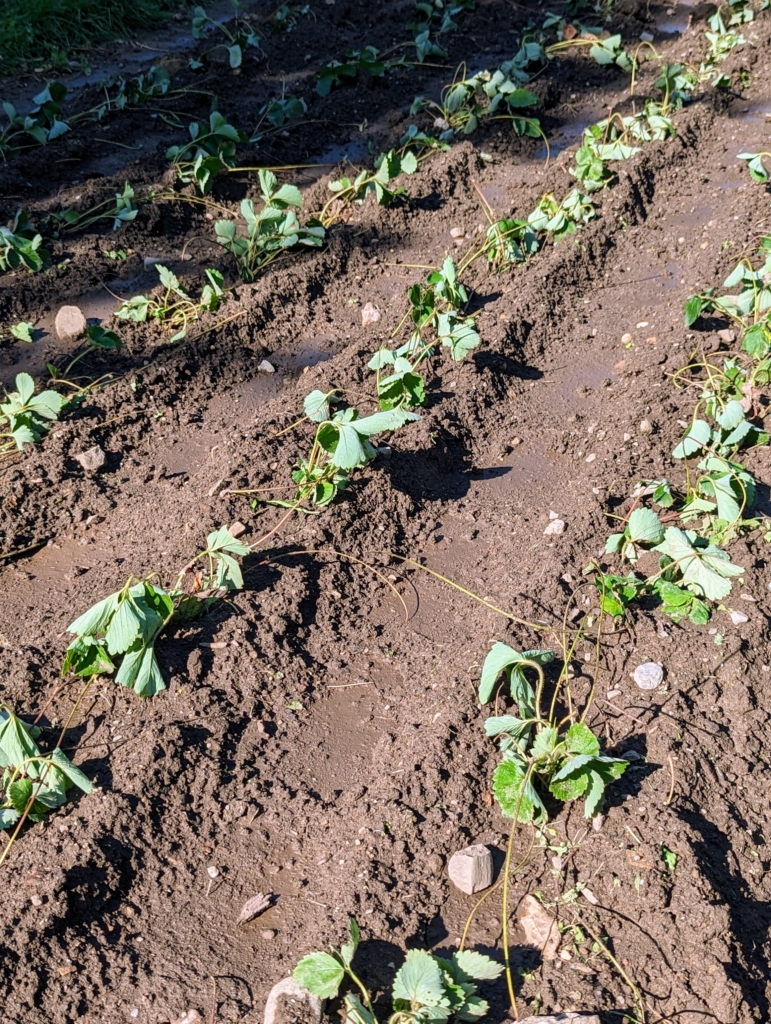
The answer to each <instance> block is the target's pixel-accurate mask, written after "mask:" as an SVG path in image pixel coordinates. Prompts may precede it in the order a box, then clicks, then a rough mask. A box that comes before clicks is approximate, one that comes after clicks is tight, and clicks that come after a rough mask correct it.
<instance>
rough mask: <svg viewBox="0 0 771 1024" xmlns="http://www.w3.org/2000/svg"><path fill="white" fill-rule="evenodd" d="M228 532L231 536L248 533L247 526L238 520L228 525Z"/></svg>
mask: <svg viewBox="0 0 771 1024" xmlns="http://www.w3.org/2000/svg"><path fill="white" fill-rule="evenodd" d="M228 533H229V534H230V536H231V537H235V538H238V537H240V536H241V535H242V534H244V533H246V527H245V526H244V524H243V523H240V522H239V521H238V520H236V521H235V522H234V523H233V524H232V525H231V526H229V527H228Z"/></svg>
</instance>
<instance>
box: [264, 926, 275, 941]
mask: <svg viewBox="0 0 771 1024" xmlns="http://www.w3.org/2000/svg"><path fill="white" fill-rule="evenodd" d="M277 934H278V932H277V931H276V930H275V928H263V930H262V931H261V932H260V938H261V939H264V940H265V942H272V941H273V939H275V937H276V935H277Z"/></svg>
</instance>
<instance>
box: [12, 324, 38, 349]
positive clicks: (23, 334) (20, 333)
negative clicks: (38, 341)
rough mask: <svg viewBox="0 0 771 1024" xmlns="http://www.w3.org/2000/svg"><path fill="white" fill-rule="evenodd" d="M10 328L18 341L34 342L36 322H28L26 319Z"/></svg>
mask: <svg viewBox="0 0 771 1024" xmlns="http://www.w3.org/2000/svg"><path fill="white" fill-rule="evenodd" d="M8 329H9V330H10V332H11V334H12V336H13V337H14V338H16V340H17V341H26V342H29V343H30V344H32V341H33V338H32V332H33V331H34V329H35V325H34V324H31V323H28V322H27V321H25V320H21V321H20V322H19V323H18V324H14V325H13V326H11V327H9V328H8Z"/></svg>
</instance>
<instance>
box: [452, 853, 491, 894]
mask: <svg viewBox="0 0 771 1024" xmlns="http://www.w3.org/2000/svg"><path fill="white" fill-rule="evenodd" d="M447 874H448V875H449V876H450V881H451V882H452V883H453V884H454V885H456V886H457V887H458V888H459V889H460V890H461V892H465V893H468V895H469V896H470V895H471V894H472V893H475V892H481V891H482V889H489V888H490V886H491V885H492V884H493V856H492V854H491V853H490V851H489V850H488V849H487V847H486V846H482V845H481V843H480V844H478V845H476V846H468V847H466V849H465V850H458V852H457V853H454V854H453V855H452V857H450V863H449V864H448V865H447Z"/></svg>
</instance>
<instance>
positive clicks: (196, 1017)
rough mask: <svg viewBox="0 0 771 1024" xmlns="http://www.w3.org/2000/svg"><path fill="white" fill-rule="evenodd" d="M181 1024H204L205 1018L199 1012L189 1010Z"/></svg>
mask: <svg viewBox="0 0 771 1024" xmlns="http://www.w3.org/2000/svg"><path fill="white" fill-rule="evenodd" d="M179 1024H203V1017H202V1016H201V1014H200V1013H199V1012H198V1010H188V1011H187V1013H186V1014H185V1016H184V1017H183V1018H182V1020H181V1021H179Z"/></svg>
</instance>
